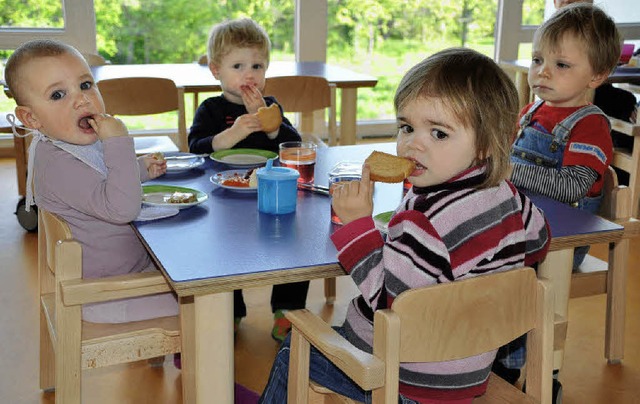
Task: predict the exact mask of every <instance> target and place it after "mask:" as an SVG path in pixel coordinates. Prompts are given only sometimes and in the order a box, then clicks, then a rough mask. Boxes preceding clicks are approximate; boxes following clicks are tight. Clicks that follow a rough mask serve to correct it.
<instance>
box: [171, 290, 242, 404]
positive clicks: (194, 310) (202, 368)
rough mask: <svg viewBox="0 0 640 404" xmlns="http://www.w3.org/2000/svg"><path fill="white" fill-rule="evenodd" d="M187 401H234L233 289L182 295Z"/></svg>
mask: <svg viewBox="0 0 640 404" xmlns="http://www.w3.org/2000/svg"><path fill="white" fill-rule="evenodd" d="M180 316H181V326H182V395H183V402H184V403H196V404H204V403H216V404H217V403H220V404H233V402H234V397H233V395H234V394H233V392H234V363H233V361H234V357H233V349H234V346H233V292H224V293H214V294H210V295H204V296H195V297H183V298H181V299H180Z"/></svg>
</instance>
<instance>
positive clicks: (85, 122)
mask: <svg viewBox="0 0 640 404" xmlns="http://www.w3.org/2000/svg"><path fill="white" fill-rule="evenodd" d="M89 119H91V115H88V116H83V117H82V118H80V120H79V121H78V126H79V127H80V128H81V129H84V130H89V129H93V128H92V127H91V125H90V124H89Z"/></svg>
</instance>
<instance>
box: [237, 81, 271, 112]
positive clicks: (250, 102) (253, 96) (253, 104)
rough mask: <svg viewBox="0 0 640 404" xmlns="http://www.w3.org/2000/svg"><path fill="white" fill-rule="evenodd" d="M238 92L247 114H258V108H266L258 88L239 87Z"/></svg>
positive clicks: (252, 86)
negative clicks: (239, 91)
mask: <svg viewBox="0 0 640 404" xmlns="http://www.w3.org/2000/svg"><path fill="white" fill-rule="evenodd" d="M240 90H241V91H242V102H243V103H244V106H245V107H246V108H247V112H248V113H250V114H255V113H256V112H258V108H261V107H266V106H267V104H266V103H265V102H264V98H262V93H261V92H260V90H258V87H256V86H254V85H251V86H241V87H240Z"/></svg>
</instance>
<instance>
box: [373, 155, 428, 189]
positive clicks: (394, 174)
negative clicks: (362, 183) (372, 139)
mask: <svg viewBox="0 0 640 404" xmlns="http://www.w3.org/2000/svg"><path fill="white" fill-rule="evenodd" d="M365 164H368V165H369V169H370V171H371V180H372V181H378V182H402V181H404V179H405V178H407V177H408V176H410V175H411V173H412V172H413V170H415V169H416V164H415V162H413V161H412V160H409V159H407V158H404V157H398V156H394V155H393V154H389V153H384V152H379V151H374V152H372V153H371V154H370V155H369V157H367V159H366V160H365Z"/></svg>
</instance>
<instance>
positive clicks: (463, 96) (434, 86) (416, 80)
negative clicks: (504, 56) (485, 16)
mask: <svg viewBox="0 0 640 404" xmlns="http://www.w3.org/2000/svg"><path fill="white" fill-rule="evenodd" d="M427 97H433V98H439V99H441V100H442V102H443V104H445V105H446V106H447V107H449V108H451V110H452V111H453V114H454V116H455V117H456V118H457V119H458V120H459V121H460V123H461V124H462V125H463V126H465V127H467V128H469V129H473V130H474V131H475V134H476V139H475V145H476V155H477V157H478V159H480V160H482V161H483V162H484V163H486V166H487V169H486V175H487V178H486V180H485V181H484V183H483V184H481V185H480V188H486V187H492V186H495V185H497V184H498V183H499V182H500V181H502V180H503V179H505V178H506V177H507V173H508V172H509V166H510V164H511V161H510V151H511V144H512V141H513V137H514V134H515V131H516V123H517V120H518V93H517V91H516V88H515V86H514V85H513V83H512V81H511V79H509V77H508V76H507V75H506V74H505V73H504V72H503V71H502V69H501V68H500V67H499V66H498V65H497V64H496V63H495V62H494V61H493V60H492V59H491V58H489V57H487V56H485V55H483V54H481V53H479V52H476V51H474V50H472V49H467V48H450V49H445V50H443V51H440V52H438V53H435V54H433V55H432V56H429V57H428V58H426V59H425V60H423V61H422V62H420V63H418V64H417V65H415V66H414V67H412V68H411V69H410V70H409V71H408V72H407V73H406V74H405V76H404V77H403V78H402V80H401V81H400V84H399V85H398V89H397V91H396V95H395V98H394V106H395V109H396V112H398V111H399V110H400V109H402V108H404V107H405V106H406V105H407V104H408V103H410V102H413V101H416V100H419V99H423V98H427Z"/></svg>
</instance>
